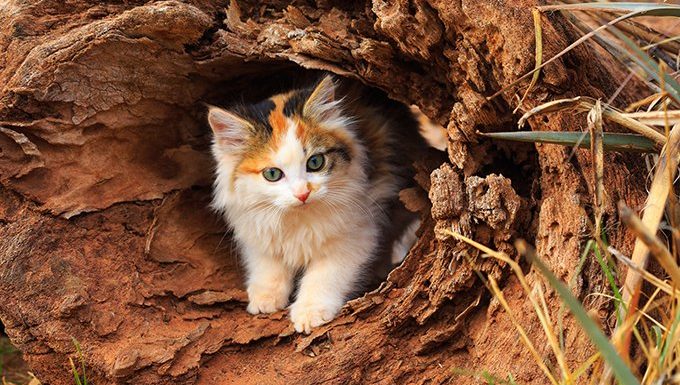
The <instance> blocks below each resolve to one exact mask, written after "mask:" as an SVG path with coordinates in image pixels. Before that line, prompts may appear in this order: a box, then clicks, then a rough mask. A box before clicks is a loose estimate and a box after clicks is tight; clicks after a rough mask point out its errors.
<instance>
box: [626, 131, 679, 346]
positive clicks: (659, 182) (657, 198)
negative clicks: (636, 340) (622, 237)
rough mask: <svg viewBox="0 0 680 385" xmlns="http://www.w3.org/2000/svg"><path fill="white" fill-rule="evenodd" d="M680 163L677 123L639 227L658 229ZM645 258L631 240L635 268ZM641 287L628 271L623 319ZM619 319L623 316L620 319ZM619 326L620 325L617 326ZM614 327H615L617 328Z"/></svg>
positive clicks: (644, 252)
mask: <svg viewBox="0 0 680 385" xmlns="http://www.w3.org/2000/svg"><path fill="white" fill-rule="evenodd" d="M679 162H680V124H678V125H675V126H674V127H673V130H671V132H670V136H669V138H668V143H667V144H666V146H664V149H663V150H662V152H661V155H660V156H659V161H658V164H657V166H656V172H655V174H654V179H653V181H652V186H651V188H650V191H649V197H648V198H647V202H646V204H645V211H644V214H643V216H642V224H643V225H644V227H645V228H647V229H654V231H655V232H656V229H658V228H659V224H660V222H661V218H662V217H663V214H664V210H665V207H666V200H667V199H668V194H669V193H670V192H671V189H672V187H673V177H674V175H675V172H676V171H677V167H678V163H679ZM648 257H649V249H648V248H647V245H646V244H645V243H644V242H643V241H642V240H641V239H639V238H638V239H636V240H635V247H634V248H633V255H632V260H633V263H634V264H635V266H637V267H638V268H640V269H641V270H644V269H645V268H646V266H647V261H648ZM641 285H642V277H641V276H640V274H639V272H637V271H636V270H633V269H631V270H628V273H627V275H626V280H625V283H624V285H623V301H624V303H626V304H627V308H628V314H627V315H625V316H626V317H631V316H632V315H633V314H635V309H636V308H637V304H638V302H639V300H640V287H641ZM621 318H622V319H623V317H621ZM619 326H620V325H619ZM617 328H618V326H617ZM621 335H622V338H621V339H619V340H618V341H616V345H617V348H618V350H619V354H621V355H622V356H624V357H628V352H629V350H630V338H631V335H630V333H622V334H621Z"/></svg>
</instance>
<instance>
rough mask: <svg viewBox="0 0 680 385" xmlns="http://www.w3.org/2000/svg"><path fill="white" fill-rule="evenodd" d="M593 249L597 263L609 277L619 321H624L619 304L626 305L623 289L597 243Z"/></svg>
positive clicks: (608, 280)
mask: <svg viewBox="0 0 680 385" xmlns="http://www.w3.org/2000/svg"><path fill="white" fill-rule="evenodd" d="M593 251H594V253H595V259H597V263H599V264H600V267H601V268H602V271H603V272H604V275H605V277H606V278H607V282H608V283H609V287H610V288H611V289H612V294H613V295H614V298H615V299H616V301H615V303H614V309H615V310H616V318H617V320H619V322H622V321H623V320H620V319H619V317H620V312H619V306H625V304H624V303H623V298H622V297H621V291H620V290H619V287H618V286H617V285H616V279H615V278H614V274H613V273H612V270H611V267H610V266H609V264H608V263H607V261H605V260H604V258H603V257H602V253H601V252H600V247H599V246H598V245H597V244H596V245H595V246H594V247H593Z"/></svg>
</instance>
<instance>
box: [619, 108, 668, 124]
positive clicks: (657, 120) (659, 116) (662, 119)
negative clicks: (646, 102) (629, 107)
mask: <svg viewBox="0 0 680 385" xmlns="http://www.w3.org/2000/svg"><path fill="white" fill-rule="evenodd" d="M622 115H623V116H626V117H628V118H631V119H635V120H637V121H638V122H641V123H644V124H649V125H650V126H662V127H663V126H665V125H666V123H668V124H670V125H673V124H678V123H680V110H672V111H650V112H631V113H625V114H622Z"/></svg>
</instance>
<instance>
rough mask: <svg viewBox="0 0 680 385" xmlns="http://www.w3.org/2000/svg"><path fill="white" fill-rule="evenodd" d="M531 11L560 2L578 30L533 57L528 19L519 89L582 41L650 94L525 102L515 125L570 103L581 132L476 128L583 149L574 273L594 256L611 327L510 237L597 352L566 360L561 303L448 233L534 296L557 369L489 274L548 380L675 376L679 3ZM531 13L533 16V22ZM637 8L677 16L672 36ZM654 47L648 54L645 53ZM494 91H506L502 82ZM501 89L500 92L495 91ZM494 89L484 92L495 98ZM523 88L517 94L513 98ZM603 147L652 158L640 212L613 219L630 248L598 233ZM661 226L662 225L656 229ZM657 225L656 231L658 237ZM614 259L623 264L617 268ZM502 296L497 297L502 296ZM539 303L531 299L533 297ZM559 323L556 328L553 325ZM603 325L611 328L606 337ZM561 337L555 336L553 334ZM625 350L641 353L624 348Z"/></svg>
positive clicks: (679, 362) (678, 349) (678, 335)
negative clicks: (585, 220) (643, 20)
mask: <svg viewBox="0 0 680 385" xmlns="http://www.w3.org/2000/svg"><path fill="white" fill-rule="evenodd" d="M537 11H538V12H554V11H560V12H563V13H564V14H565V16H566V17H567V19H568V20H570V21H571V23H572V24H573V25H574V26H575V27H576V29H577V30H580V31H582V33H583V37H582V38H581V39H578V40H577V41H576V42H575V43H574V44H572V45H570V46H569V47H567V48H566V49H565V50H564V51H562V52H560V53H559V54H557V55H556V56H555V57H553V58H550V59H548V60H542V58H541V59H539V58H538V56H539V53H540V52H542V44H540V42H539V40H540V39H542V31H541V29H540V25H538V24H537V25H538V26H537V27H536V40H537V44H536V54H537V60H536V68H535V69H534V71H532V72H530V73H529V74H526V75H525V76H523V77H521V78H520V79H518V81H516V82H514V83H512V84H511V85H510V86H509V87H514V86H516V85H518V84H520V80H522V79H526V78H527V77H529V76H531V74H533V76H534V77H533V79H532V82H531V83H530V85H529V87H528V89H527V90H526V91H525V92H524V95H525V96H526V95H527V93H528V92H529V89H530V88H531V87H532V86H533V85H534V84H535V79H536V76H537V74H538V73H539V72H540V71H541V70H543V68H544V67H545V65H546V64H549V63H551V62H552V61H554V60H556V59H557V58H559V57H561V56H562V55H564V54H565V53H566V52H568V51H569V50H571V49H573V48H575V47H576V46H578V45H579V44H582V43H584V42H585V41H587V40H590V41H591V42H592V43H593V44H597V45H599V46H600V47H601V48H602V49H603V50H605V51H607V52H609V53H611V55H612V56H613V57H614V58H615V59H616V60H617V61H619V63H620V64H621V65H623V66H625V67H626V68H627V69H628V70H629V72H630V74H631V75H630V76H629V78H628V79H627V80H626V81H625V82H627V81H628V80H629V79H630V78H631V77H633V76H636V77H639V78H641V79H642V80H644V81H645V84H647V86H648V89H649V95H641V97H640V100H639V101H638V102H636V103H633V104H631V105H629V106H627V108H625V110H619V109H617V108H615V107H613V106H612V105H611V103H612V101H613V100H615V98H616V95H618V93H619V92H620V91H621V90H622V89H623V88H624V87H625V83H624V84H622V85H621V87H619V90H617V92H616V94H615V95H612V97H611V98H610V100H609V101H608V102H607V103H605V102H602V101H599V100H594V99H590V98H587V97H577V98H572V99H563V100H556V101H551V102H549V103H545V104H543V105H541V106H537V107H535V108H532V109H530V110H529V111H527V112H526V113H525V115H524V116H523V117H522V118H521V119H520V126H521V125H522V124H523V122H525V121H526V120H527V119H528V118H530V117H531V116H534V115H539V114H546V113H550V112H554V111H559V110H564V109H571V110H574V111H575V112H585V111H587V112H588V116H587V126H588V128H589V130H588V131H587V132H566V133H565V132H548V133H546V132H506V133H490V134H482V135H484V136H487V137H490V138H492V139H504V140H519V141H529V142H544V143H555V144H562V145H570V146H575V147H588V148H590V154H591V159H592V162H593V170H594V171H593V175H592V183H593V186H594V187H595V188H594V193H593V195H594V196H593V218H592V223H593V232H592V235H591V238H590V239H589V240H588V241H587V242H586V243H585V247H584V251H583V254H582V257H581V259H580V261H579V266H578V268H577V273H579V272H580V271H581V267H582V266H583V264H584V262H585V259H586V258H593V259H594V260H596V261H597V263H598V265H599V266H600V268H601V272H602V275H603V277H604V279H605V281H606V282H607V284H608V286H609V290H610V291H611V293H610V294H606V293H601V295H605V296H607V297H609V298H611V300H612V301H613V303H614V309H615V310H614V313H615V316H616V327H615V329H614V330H613V332H611V333H607V332H606V331H605V330H602V329H601V326H600V325H598V324H597V323H596V322H594V321H593V320H592V319H591V318H590V317H589V315H588V309H586V307H585V306H584V305H583V304H582V303H580V302H579V301H578V300H577V299H576V298H575V297H573V296H572V294H571V292H570V290H569V287H568V286H567V285H565V284H564V283H562V282H560V281H559V280H558V279H557V278H556V277H555V276H554V275H553V273H552V272H551V271H550V270H549V268H548V267H547V265H546V264H545V263H543V261H542V260H541V258H540V257H539V256H537V255H536V253H535V252H534V251H533V248H531V247H530V246H528V245H526V244H525V243H523V242H521V241H519V242H518V243H517V244H516V247H517V249H518V252H519V254H521V255H524V256H525V257H526V258H527V260H528V261H529V262H530V263H531V264H532V266H533V267H534V268H535V271H537V272H539V273H540V274H541V275H543V276H544V277H545V278H546V280H547V281H548V283H549V285H550V286H551V287H552V289H553V290H554V291H555V292H557V293H558V294H559V296H560V297H561V299H562V301H563V304H564V308H567V309H569V311H570V312H571V313H572V315H573V316H574V318H575V319H576V320H577V321H578V323H579V324H580V325H581V327H582V328H583V330H584V332H585V333H586V334H587V335H588V337H589V338H590V340H591V342H592V343H593V345H594V347H595V348H596V349H597V353H596V354H594V355H593V356H591V357H589V358H588V359H587V360H585V361H584V362H582V363H580V364H579V365H576V367H569V366H568V365H566V363H565V359H564V357H565V356H567V354H568V353H569V351H568V347H566V346H565V344H564V342H563V341H564V339H563V336H562V311H560V312H559V313H558V315H557V319H556V320H553V319H551V318H550V314H548V312H547V307H545V306H543V305H542V303H543V301H544V300H545V299H544V293H543V289H542V288H541V287H540V284H537V285H538V286H537V287H534V288H533V289H532V288H529V287H528V286H527V285H526V283H525V282H526V279H525V277H524V273H523V272H522V270H521V269H519V268H516V267H515V265H516V264H515V265H513V263H514V261H512V260H511V259H510V258H509V257H508V256H507V255H505V254H503V253H499V252H496V251H494V250H490V249H489V248H487V247H485V246H483V245H480V244H478V243H476V242H475V241H474V240H471V239H468V238H465V237H464V236H462V235H461V234H458V233H456V232H454V231H448V234H449V235H451V236H452V237H454V238H456V239H458V240H460V241H463V242H467V243H468V244H469V245H471V246H473V247H475V248H478V249H479V250H481V251H482V252H483V253H484V256H485V257H487V258H496V259H499V260H502V261H505V262H507V263H510V266H511V267H512V268H513V271H514V273H515V275H516V276H517V277H518V278H519V281H520V283H521V284H522V288H523V290H524V293H525V295H526V296H527V298H528V299H529V300H530V302H531V303H532V304H534V311H535V313H536V315H537V317H538V320H539V322H540V323H541V327H542V329H543V331H544V333H545V336H546V338H547V341H548V344H549V345H550V347H551V350H552V353H553V355H554V359H555V361H556V362H557V366H556V367H555V368H548V367H547V366H546V365H545V363H544V362H543V360H542V359H541V358H540V357H538V356H537V355H536V354H535V351H536V349H535V347H534V345H533V344H534V342H533V341H531V339H529V338H528V336H527V335H526V333H525V332H524V329H523V328H522V326H521V325H519V324H518V323H517V322H516V321H514V320H515V319H516V316H515V315H514V313H513V312H514V310H513V309H512V308H511V307H509V306H506V303H505V301H504V298H503V292H502V290H500V289H499V287H498V285H497V283H496V282H495V281H494V280H493V279H491V278H489V279H488V282H489V285H488V286H489V289H490V290H491V291H492V292H493V294H494V295H495V296H496V297H497V299H498V300H499V302H500V303H501V305H503V307H504V309H505V310H506V311H507V313H508V315H509V316H510V319H511V320H513V323H514V324H515V326H516V328H517V331H518V333H519V335H520V339H521V341H522V342H523V343H524V345H525V346H526V347H527V349H528V350H529V352H530V353H531V354H532V356H534V357H535V358H536V364H537V365H538V366H539V368H541V370H542V371H543V372H544V374H545V375H546V379H547V381H549V382H550V383H553V384H556V383H557V384H573V383H576V382H577V381H579V379H580V378H581V377H582V376H583V374H584V373H586V372H588V373H590V378H589V379H588V381H587V383H597V384H610V383H613V382H616V383H619V384H626V385H635V384H643V385H662V384H680V268H679V267H678V264H677V261H678V259H679V258H680V254H679V253H680V251H679V249H680V230H679V227H678V224H679V223H680V210H679V209H680V206H679V205H678V202H677V199H676V196H675V189H676V185H675V178H676V175H677V170H678V164H679V163H680V85H679V84H678V82H677V80H676V77H677V75H678V73H679V72H678V68H677V66H678V63H679V62H680V6H678V5H672V4H653V3H642V2H635V3H633V2H620V3H604V2H602V3H585V4H584V3H579V2H576V1H564V2H563V4H559V5H551V6H544V7H538V8H537ZM536 14H537V12H534V20H535V21H536ZM640 16H654V17H674V18H677V20H678V24H677V26H678V34H677V35H678V36H665V35H663V34H660V33H657V32H655V31H653V30H652V29H650V28H648V27H646V26H645V25H643V24H640V23H638V22H636V20H635V19H636V18H637V17H640ZM652 52H653V54H652ZM509 87H506V89H504V90H501V91H500V92H505V91H507V90H508V88H509ZM500 92H499V93H498V94H500ZM498 94H496V95H494V96H492V97H495V96H497V95H498ZM523 100H524V97H523V98H521V99H520V106H518V108H520V107H521V103H522V101H523ZM607 122H613V123H616V124H618V125H619V126H621V127H624V128H627V129H629V130H630V131H631V132H632V133H633V134H613V133H606V132H604V129H605V128H606V123H607ZM604 151H638V152H645V153H648V154H649V155H647V158H646V160H643V158H641V162H644V161H646V162H647V163H648V164H650V165H652V167H651V168H650V172H653V174H654V177H653V179H652V181H651V184H650V186H649V189H648V191H649V195H648V198H647V200H646V204H645V206H644V209H643V212H642V217H641V218H639V217H638V215H637V213H635V212H634V211H633V210H631V209H630V208H628V206H627V205H626V204H625V202H619V219H620V220H621V222H622V223H623V225H625V226H626V227H627V228H628V229H629V230H630V231H631V232H632V233H633V234H634V235H635V236H636V242H635V246H634V249H633V251H632V254H631V256H630V257H629V256H626V255H624V254H623V253H622V252H620V251H619V250H616V249H614V248H613V247H612V246H611V245H609V244H608V242H607V237H606V232H605V231H604V229H602V227H601V220H602V215H603V212H604V203H603V202H604V195H605V191H604V179H606V174H605V173H604V169H605V168H606V165H605V164H604V157H603V152H604ZM663 230H665V231H663ZM658 234H664V235H665V238H660V237H659V236H658ZM650 255H651V256H652V257H653V258H654V259H655V260H656V261H657V263H658V265H659V266H660V267H661V268H662V269H663V273H662V274H660V275H659V274H657V275H655V274H653V273H652V272H651V270H649V269H648V266H649V259H650V258H649V256H650ZM614 260H617V261H619V262H620V263H621V264H623V265H624V266H626V267H627V271H626V269H624V270H623V271H626V274H625V276H621V275H620V274H619V273H618V271H617V267H616V265H615V264H614V263H613V261H614ZM643 281H646V282H648V283H649V287H651V288H652V290H651V291H650V292H645V293H644V295H643V293H642V289H641V288H642V282H643ZM504 304H505V305H504ZM537 304H538V305H537ZM553 323H556V324H557V328H556V329H555V328H554V327H553V326H552V325H553ZM607 334H609V336H607ZM556 340H557V341H559V343H555V341H556ZM631 351H635V352H639V354H636V355H631Z"/></svg>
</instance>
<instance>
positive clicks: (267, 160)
mask: <svg viewBox="0 0 680 385" xmlns="http://www.w3.org/2000/svg"><path fill="white" fill-rule="evenodd" d="M376 93H379V91H375V90H367V89H365V88H363V87H359V86H357V85H356V84H349V83H348V82H347V81H343V82H339V81H336V80H334V79H333V78H332V77H330V76H326V77H324V78H323V79H322V80H321V81H320V82H318V83H317V84H316V85H315V86H313V87H310V88H306V89H299V90H293V91H290V92H287V93H283V94H279V95H274V96H272V97H270V98H269V99H266V100H264V101H262V102H260V103H258V104H255V105H250V106H240V107H237V108H234V109H232V110H229V111H227V110H224V109H220V108H217V107H211V108H210V110H209V113H208V121H209V123H210V126H211V128H212V130H213V133H214V141H213V147H212V151H213V155H214V157H215V160H216V162H217V169H216V174H217V175H216V180H215V186H214V187H215V189H214V200H213V207H214V208H216V209H217V210H219V211H221V212H222V213H223V214H224V215H225V217H226V220H227V222H228V223H229V224H230V226H231V227H232V228H233V230H234V236H235V238H236V240H237V241H238V244H239V246H240V251H241V255H242V257H243V260H244V263H245V267H246V273H247V282H246V285H247V292H248V299H249V303H248V307H247V310H248V312H250V313H252V314H258V313H272V312H275V311H277V310H280V309H283V308H285V307H286V306H287V305H288V301H289V297H290V295H291V293H292V292H293V288H294V282H295V277H296V275H297V274H298V273H300V274H301V279H300V284H299V288H298V291H297V295H296V298H295V301H294V302H293V304H292V305H291V307H290V318H291V320H292V322H293V325H294V327H295V330H297V331H298V332H305V333H309V332H310V330H311V328H313V327H316V326H319V325H321V324H323V323H326V322H328V321H330V320H332V319H333V317H335V315H336V314H337V313H338V311H339V310H340V308H341V307H342V305H343V304H344V302H345V301H346V300H347V299H348V297H349V296H350V295H352V294H353V293H356V291H357V290H360V289H361V287H362V284H364V283H366V281H368V280H369V279H370V277H371V274H372V269H373V266H374V265H376V264H380V262H379V261H382V260H384V256H387V257H386V258H387V261H389V258H390V256H391V254H392V246H393V244H395V245H397V247H399V248H400V249H401V250H402V251H401V253H403V252H404V251H403V249H404V245H403V241H402V242H398V238H399V235H401V234H400V233H401V232H402V231H403V230H404V229H405V228H406V227H407V226H409V225H410V224H411V223H412V222H413V216H412V215H411V216H409V215H404V211H403V207H402V206H401V204H400V202H398V193H399V191H400V190H401V189H402V188H404V187H406V185H407V184H408V183H409V181H412V178H411V177H412V173H413V170H412V160H413V157H414V156H416V154H417V153H418V149H421V148H423V147H424V146H425V144H424V142H423V140H422V138H421V137H420V136H419V135H418V129H417V123H416V121H415V120H414V118H413V115H412V114H411V113H410V111H409V110H408V108H406V107H404V106H403V105H401V104H399V103H396V102H392V101H389V100H388V99H387V98H385V97H384V96H382V95H378V94H376ZM411 239H413V237H411ZM409 246H410V245H409Z"/></svg>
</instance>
